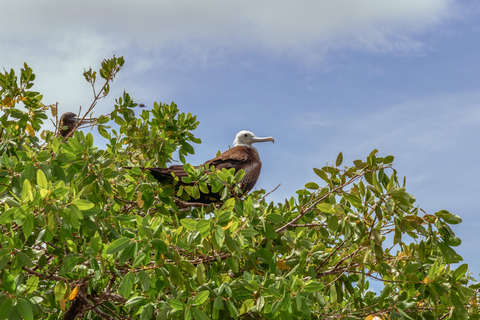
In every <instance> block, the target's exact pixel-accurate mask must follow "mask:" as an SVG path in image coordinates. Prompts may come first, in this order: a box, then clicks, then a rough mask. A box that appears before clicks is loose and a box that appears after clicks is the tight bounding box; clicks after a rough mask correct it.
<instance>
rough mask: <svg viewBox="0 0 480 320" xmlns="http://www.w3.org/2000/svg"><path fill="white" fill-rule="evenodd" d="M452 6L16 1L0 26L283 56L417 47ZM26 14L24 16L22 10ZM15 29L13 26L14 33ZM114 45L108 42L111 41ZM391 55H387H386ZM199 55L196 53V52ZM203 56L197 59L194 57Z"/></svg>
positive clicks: (428, 0)
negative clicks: (423, 34) (354, 48)
mask: <svg viewBox="0 0 480 320" xmlns="http://www.w3.org/2000/svg"><path fill="white" fill-rule="evenodd" d="M452 6H453V2H452V1H451V0H423V1H415V0H409V1H406V0H390V1H383V0H363V1H359V0H344V1H326V0H325V1H318V0H304V1H295V2H294V1H279V0H263V1H253V0H250V1H213V0H210V1H201V2H199V1H193V0H190V1H178V0H170V1H136V2H130V1H129V2H127V1H113V0H110V1H101V2H98V1H93V0H90V1H81V2H80V1H63V0H51V1H41V2H39V1H33V0H31V1H27V0H24V1H21V0H20V1H11V2H8V3H6V4H3V8H4V10H2V11H3V12H12V13H14V12H21V14H19V15H17V14H10V15H4V17H3V19H2V22H0V26H1V27H2V29H3V30H6V28H7V26H8V30H9V32H8V36H9V37H11V39H25V41H32V40H35V39H38V40H39V41H42V42H43V41H47V42H50V44H52V41H57V40H60V41H61V42H64V43H65V41H64V38H65V37H66V38H67V39H70V40H71V42H70V43H69V44H68V45H69V47H70V48H71V49H74V50H76V49H78V48H79V47H80V48H81V46H79V45H78V44H77V45H75V43H76V42H77V40H79V39H80V41H81V42H85V39H91V38H93V41H94V42H96V43H97V45H98V41H102V42H106V43H108V42H111V43H109V44H111V45H114V46H116V47H122V48H125V47H126V46H130V45H132V43H136V44H137V45H140V46H141V47H142V48H145V49H149V50H158V49H159V48H162V49H165V48H167V47H168V46H174V47H176V46H179V47H182V48H190V47H191V45H192V44H197V45H200V46H203V48H202V50H206V52H208V50H209V47H211V46H213V47H216V48H222V49H228V48H230V49H232V48H237V49H238V48H245V47H247V48H248V47H249V48H261V49H263V50H267V51H273V52H276V53H278V52H279V51H280V52H283V53H286V52H289V51H291V50H293V51H300V52H301V51H304V50H305V49H308V50H311V49H319V47H320V48H329V47H335V46H342V47H343V46H349V45H352V44H353V45H355V44H356V45H357V46H359V47H366V48H377V49H376V50H378V48H379V47H385V48H397V47H398V44H400V46H409V45H408V44H409V43H410V42H412V43H413V46H414V47H415V46H417V44H415V41H412V40H410V35H411V34H412V33H416V32H421V31H423V30H424V29H425V28H426V27H428V26H431V25H433V24H435V23H437V22H439V21H440V20H441V19H443V18H445V17H446V16H448V15H449V11H451V10H452ZM20 8H21V10H19V9H20ZM12 26H14V27H12ZM109 39H110V40H109ZM389 50H390V49H389ZM196 51H197V50H196ZM194 53H195V54H198V52H194Z"/></svg>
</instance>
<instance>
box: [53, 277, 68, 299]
mask: <svg viewBox="0 0 480 320" xmlns="http://www.w3.org/2000/svg"><path fill="white" fill-rule="evenodd" d="M66 291H67V288H66V287H65V282H64V281H63V280H60V281H58V282H57V283H56V284H55V287H54V289H53V293H54V295H55V301H60V300H62V299H63V298H64V297H65V292H66Z"/></svg>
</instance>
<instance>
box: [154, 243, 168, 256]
mask: <svg viewBox="0 0 480 320" xmlns="http://www.w3.org/2000/svg"><path fill="white" fill-rule="evenodd" d="M150 243H151V244H152V246H153V248H154V249H155V250H157V251H158V253H160V254H167V253H168V247H167V244H166V243H165V242H164V241H163V240H160V239H153V240H152V241H151V242H150Z"/></svg>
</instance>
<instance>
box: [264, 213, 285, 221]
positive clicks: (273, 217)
mask: <svg viewBox="0 0 480 320" xmlns="http://www.w3.org/2000/svg"><path fill="white" fill-rule="evenodd" d="M266 218H267V220H268V221H270V222H271V223H282V222H284V221H285V219H283V216H281V215H279V214H278V213H271V214H269V215H267V217H266Z"/></svg>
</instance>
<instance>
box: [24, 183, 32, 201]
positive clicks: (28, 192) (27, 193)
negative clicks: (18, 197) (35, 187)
mask: <svg viewBox="0 0 480 320" xmlns="http://www.w3.org/2000/svg"><path fill="white" fill-rule="evenodd" d="M22 201H33V193H32V186H31V185H30V181H29V180H27V179H25V180H24V181H23V187H22Z"/></svg>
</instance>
